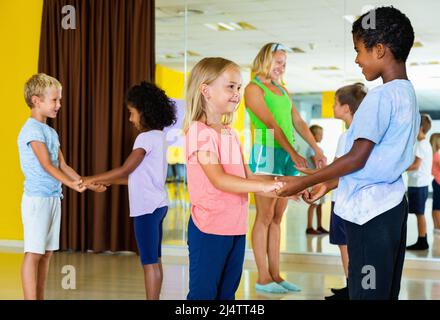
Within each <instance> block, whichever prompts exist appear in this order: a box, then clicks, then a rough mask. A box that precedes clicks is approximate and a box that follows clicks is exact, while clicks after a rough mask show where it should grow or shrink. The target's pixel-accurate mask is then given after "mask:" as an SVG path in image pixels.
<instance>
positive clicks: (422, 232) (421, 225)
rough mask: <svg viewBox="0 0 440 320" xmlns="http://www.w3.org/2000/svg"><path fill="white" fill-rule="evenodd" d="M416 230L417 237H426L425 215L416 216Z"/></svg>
mask: <svg viewBox="0 0 440 320" xmlns="http://www.w3.org/2000/svg"><path fill="white" fill-rule="evenodd" d="M417 229H418V230H419V237H424V236H426V219H425V215H423V214H418V215H417Z"/></svg>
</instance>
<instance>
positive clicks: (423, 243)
mask: <svg viewBox="0 0 440 320" xmlns="http://www.w3.org/2000/svg"><path fill="white" fill-rule="evenodd" d="M427 249H429V244H428V241H427V240H426V237H419V238H418V239H417V242H416V243H414V244H413V245H411V246H408V247H406V250H427Z"/></svg>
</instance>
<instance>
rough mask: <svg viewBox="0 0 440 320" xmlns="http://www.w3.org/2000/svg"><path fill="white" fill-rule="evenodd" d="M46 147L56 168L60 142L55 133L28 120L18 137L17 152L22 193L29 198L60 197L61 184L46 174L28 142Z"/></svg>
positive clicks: (49, 128)
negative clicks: (22, 177) (40, 143)
mask: <svg viewBox="0 0 440 320" xmlns="http://www.w3.org/2000/svg"><path fill="white" fill-rule="evenodd" d="M32 141H40V142H43V143H44V144H45V145H46V148H47V150H48V152H49V157H50V160H51V162H52V164H53V165H54V166H55V167H57V168H58V151H59V148H60V142H59V139H58V134H57V132H56V131H55V130H54V129H53V128H51V127H49V126H48V125H47V124H45V123H42V122H40V121H38V120H35V119H34V118H29V119H28V120H27V121H26V123H25V124H24V126H23V127H22V128H21V130H20V134H19V135H18V141H17V142H18V152H19V154H20V165H21V170H22V171H23V174H24V178H25V180H24V193H25V194H26V195H27V196H29V197H61V196H62V195H61V182H59V181H58V180H57V179H55V178H54V177H52V176H51V175H50V174H49V173H48V172H46V171H45V170H44V169H43V167H42V166H41V164H40V162H39V161H38V159H37V157H36V156H35V154H34V151H33V150H32V147H31V145H30V142H32Z"/></svg>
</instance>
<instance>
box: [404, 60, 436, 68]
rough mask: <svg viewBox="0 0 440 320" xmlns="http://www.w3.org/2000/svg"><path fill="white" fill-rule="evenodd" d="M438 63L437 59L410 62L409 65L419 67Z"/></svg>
mask: <svg viewBox="0 0 440 320" xmlns="http://www.w3.org/2000/svg"><path fill="white" fill-rule="evenodd" d="M438 64H440V62H439V61H424V62H412V63H411V64H410V66H411V67H419V66H420V67H421V66H432V65H438Z"/></svg>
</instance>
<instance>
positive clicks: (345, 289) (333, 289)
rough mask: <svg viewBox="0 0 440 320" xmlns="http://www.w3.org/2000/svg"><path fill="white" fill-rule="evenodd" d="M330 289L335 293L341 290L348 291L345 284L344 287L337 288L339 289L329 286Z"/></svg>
mask: <svg viewBox="0 0 440 320" xmlns="http://www.w3.org/2000/svg"><path fill="white" fill-rule="evenodd" d="M330 291H331V292H333V293H335V294H336V293H340V292H343V291H348V287H347V286H345V287H344V288H339V289H336V288H331V289H330Z"/></svg>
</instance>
